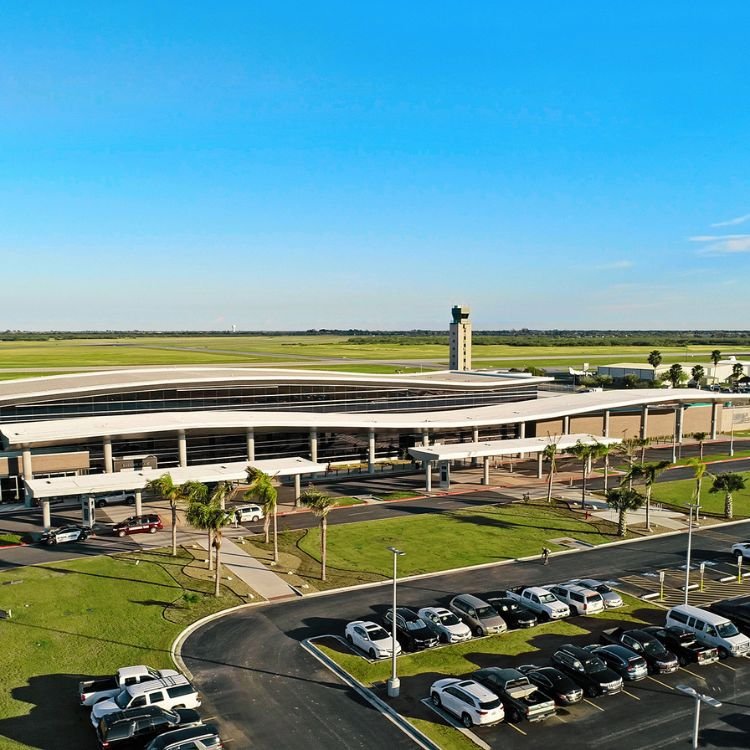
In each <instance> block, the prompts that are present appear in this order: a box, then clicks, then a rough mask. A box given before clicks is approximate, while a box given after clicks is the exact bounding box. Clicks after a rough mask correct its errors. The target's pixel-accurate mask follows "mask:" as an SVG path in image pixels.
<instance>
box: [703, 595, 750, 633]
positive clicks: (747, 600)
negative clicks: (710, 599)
mask: <svg viewBox="0 0 750 750" xmlns="http://www.w3.org/2000/svg"><path fill="white" fill-rule="evenodd" d="M709 609H710V610H711V611H712V612H715V613H716V614H717V615H721V616H722V617H727V618H729V619H730V620H731V621H732V622H733V623H734V624H735V625H736V626H737V628H738V630H739V631H740V632H741V633H744V634H745V635H750V596H738V597H736V598H735V599H724V601H721V602H716V603H715V604H712V605H711V606H710V607H709Z"/></svg>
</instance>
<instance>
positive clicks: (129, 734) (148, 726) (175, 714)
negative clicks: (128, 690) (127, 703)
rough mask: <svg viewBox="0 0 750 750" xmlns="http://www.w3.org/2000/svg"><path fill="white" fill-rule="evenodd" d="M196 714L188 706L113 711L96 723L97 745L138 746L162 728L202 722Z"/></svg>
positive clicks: (118, 747) (159, 732) (164, 730)
mask: <svg viewBox="0 0 750 750" xmlns="http://www.w3.org/2000/svg"><path fill="white" fill-rule="evenodd" d="M202 723H203V722H202V721H201V717H200V714H199V713H198V712H197V711H195V710H193V709H192V708H181V709H179V710H177V711H167V710H166V709H164V708H161V706H142V707H141V708H128V709H126V710H125V711H114V712H113V713H111V714H107V715H106V716H103V717H102V718H101V719H100V720H99V723H98V724H97V725H96V739H97V742H98V743H99V747H100V748H117V750H120V748H122V750H125V748H133V749H134V750H135V748H138V750H142V748H143V746H144V745H145V744H146V743H147V742H148V741H149V740H151V739H153V738H154V737H156V736H157V735H159V734H162V733H163V732H169V731H171V730H172V729H177V728H178V727H179V728H182V727H192V726H196V725H198V724H202Z"/></svg>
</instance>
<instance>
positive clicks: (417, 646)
mask: <svg viewBox="0 0 750 750" xmlns="http://www.w3.org/2000/svg"><path fill="white" fill-rule="evenodd" d="M392 613H393V610H392V609H388V610H386V612H385V615H383V624H384V625H385V629H386V630H387V631H388V632H389V633H390V632H391V627H392V625H393V614H392ZM396 639H397V640H398V642H399V643H400V644H401V648H403V649H405V650H406V651H422V650H423V649H426V648H433V647H435V646H437V645H438V643H439V642H440V641H439V639H438V637H437V636H436V635H435V633H433V632H432V630H430V628H429V627H428V626H427V623H426V622H425V621H424V620H423V619H422V618H421V617H420V616H419V615H418V614H417V613H416V612H414V611H413V610H411V609H409V608H408V607H397V608H396Z"/></svg>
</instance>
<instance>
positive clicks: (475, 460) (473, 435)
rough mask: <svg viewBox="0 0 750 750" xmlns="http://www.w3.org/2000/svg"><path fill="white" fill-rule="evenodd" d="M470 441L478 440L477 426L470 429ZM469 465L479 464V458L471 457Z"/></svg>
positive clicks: (475, 441)
mask: <svg viewBox="0 0 750 750" xmlns="http://www.w3.org/2000/svg"><path fill="white" fill-rule="evenodd" d="M471 441H472V442H473V443H478V442H479V428H478V427H475V428H474V429H473V430H472V433H471ZM471 465H472V466H479V459H478V458H477V457H476V456H475V457H474V458H472V459H471Z"/></svg>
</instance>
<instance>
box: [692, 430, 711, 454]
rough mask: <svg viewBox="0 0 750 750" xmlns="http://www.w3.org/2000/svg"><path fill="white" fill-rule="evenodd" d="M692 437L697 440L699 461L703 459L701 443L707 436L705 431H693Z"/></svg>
mask: <svg viewBox="0 0 750 750" xmlns="http://www.w3.org/2000/svg"><path fill="white" fill-rule="evenodd" d="M693 437H694V438H695V439H696V440H697V441H698V447H699V449H700V457H701V461H702V460H703V443H704V441H705V440H706V438H707V437H708V433H707V432H694V433H693Z"/></svg>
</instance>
